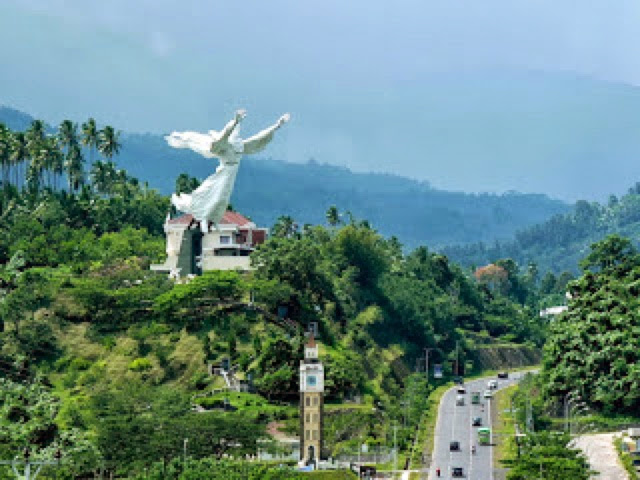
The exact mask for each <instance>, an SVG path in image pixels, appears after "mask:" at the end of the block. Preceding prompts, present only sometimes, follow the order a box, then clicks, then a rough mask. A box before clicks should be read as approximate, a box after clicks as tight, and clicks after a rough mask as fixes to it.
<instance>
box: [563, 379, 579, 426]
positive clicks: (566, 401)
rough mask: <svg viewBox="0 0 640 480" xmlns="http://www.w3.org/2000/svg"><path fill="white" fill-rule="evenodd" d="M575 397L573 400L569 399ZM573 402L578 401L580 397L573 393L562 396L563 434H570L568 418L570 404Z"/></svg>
mask: <svg viewBox="0 0 640 480" xmlns="http://www.w3.org/2000/svg"><path fill="white" fill-rule="evenodd" d="M573 395H575V396H576V397H575V398H570V397H572V396H573ZM575 400H580V395H578V394H576V392H575V391H573V390H572V391H571V392H569V393H567V394H566V395H565V396H564V430H565V432H567V433H569V434H571V432H570V431H569V420H570V419H569V417H570V416H571V402H572V401H575Z"/></svg>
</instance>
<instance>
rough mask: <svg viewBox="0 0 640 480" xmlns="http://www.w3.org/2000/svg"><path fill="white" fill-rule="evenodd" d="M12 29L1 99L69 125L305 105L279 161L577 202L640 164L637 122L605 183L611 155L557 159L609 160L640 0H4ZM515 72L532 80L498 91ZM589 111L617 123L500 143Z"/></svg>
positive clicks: (213, 124)
mask: <svg viewBox="0 0 640 480" xmlns="http://www.w3.org/2000/svg"><path fill="white" fill-rule="evenodd" d="M0 42H2V45H4V47H3V48H2V49H0V65H3V67H1V68H0V104H5V105H8V106H11V107H15V108H18V109H21V110H23V111H26V112H27V113H30V114H32V115H35V116H40V117H42V118H44V119H45V120H48V121H50V122H52V123H56V122H59V121H60V120H62V119H63V118H67V117H70V118H73V119H77V120H82V119H85V118H86V117H88V116H90V115H93V116H95V117H96V118H97V119H99V120H100V121H103V122H108V123H112V124H113V125H115V126H116V127H117V128H119V129H121V130H126V131H135V132H153V133H164V132H168V131H171V130H181V129H193V130H208V129H211V128H216V129H217V128H219V127H220V126H221V125H222V124H224V122H225V121H226V120H227V119H228V118H230V116H231V114H232V112H233V111H234V110H235V109H236V108H240V107H242V108H246V109H247V110H248V112H249V116H248V118H247V122H246V124H247V125H246V130H247V131H248V132H249V133H251V131H252V130H255V129H258V128H262V127H263V126H265V124H266V123H268V122H271V121H274V120H275V119H276V118H277V117H278V116H279V115H280V114H281V113H282V112H283V111H291V113H292V117H293V120H292V122H291V124H290V125H289V126H288V127H287V131H286V132H285V131H283V135H282V136H281V138H279V139H278V141H277V142H276V143H274V145H273V146H272V148H271V149H270V150H269V155H271V156H273V157H274V158H283V159H286V160H288V161H298V162H304V161H307V160H308V159H309V158H311V157H313V158H315V159H317V160H319V161H322V162H328V163H335V164H339V165H346V166H349V167H351V168H353V169H355V170H360V171H368V170H372V171H386V172H394V173H398V174H401V175H406V176H411V177H415V178H418V179H422V180H427V181H429V182H431V183H432V184H433V185H434V186H436V187H438V188H447V189H453V190H465V191H506V190H511V189H515V190H520V191H537V192H541V191H542V192H545V193H548V194H550V195H552V196H555V197H558V198H565V199H569V200H571V199H575V198H581V197H587V196H589V195H592V197H593V198H601V197H602V196H604V195H605V192H614V191H617V190H620V189H621V188H623V186H624V185H626V184H627V183H629V181H630V179H629V176H631V177H634V176H636V175H637V176H638V177H640V170H639V171H636V170H634V169H633V167H631V166H630V164H631V163H630V162H631V160H630V159H629V158H627V157H628V156H632V155H635V154H636V148H638V152H637V153H638V154H640V146H639V145H636V144H635V143H633V141H632V140H631V137H632V136H633V134H634V133H635V130H633V129H630V130H629V138H627V137H625V138H617V137H616V138H614V139H612V137H611V136H609V137H603V138H602V141H603V142H613V141H615V142H616V143H617V144H621V145H623V147H620V148H619V149H618V150H619V152H618V154H619V155H620V156H621V157H622V156H624V157H625V158H621V159H620V162H622V163H621V164H620V168H619V172H617V171H616V172H617V174H618V175H619V177H616V178H614V179H612V180H611V182H608V183H607V184H606V185H602V182H600V183H594V182H593V181H592V180H590V179H591V178H592V177H593V175H597V174H598V170H597V169H595V170H588V171H586V172H585V173H584V175H585V178H571V179H567V183H566V184H563V182H562V181H558V178H557V173H558V172H557V171H555V172H551V171H550V168H549V165H559V164H562V165H564V166H565V170H566V171H567V172H573V175H574V177H575V172H576V168H575V164H576V163H575V162H577V161H578V160H579V159H577V157H578V156H579V155H581V154H582V155H583V156H584V158H588V159H589V160H588V161H589V162H592V163H594V164H598V163H599V162H598V159H600V161H604V157H603V154H602V151H603V150H606V148H605V147H606V144H605V145H601V144H594V143H593V142H594V140H593V138H592V135H591V133H592V129H596V130H598V131H599V130H602V129H603V128H606V127H607V125H610V124H611V122H612V121H613V122H617V121H620V120H619V117H620V116H619V115H618V114H617V111H616V108H617V107H616V108H614V107H615V106H616V105H617V103H615V102H619V103H620V108H622V109H624V108H625V105H628V104H630V103H631V104H635V103H634V102H635V101H636V95H637V94H636V90H637V89H638V88H639V87H640V62H638V61H637V59H638V58H640V2H638V1H637V0H634V1H631V0H619V1H618V0H616V1H613V2H612V1H610V0H609V1H598V0H576V1H561V0H535V1H534V0H527V1H524V0H522V1H518V0H483V1H482V2H479V1H477V0H474V1H471V0H455V1H451V0H395V1H394V2H390V1H371V0H367V1H364V0H350V1H344V0H323V1H321V2H320V1H315V0H305V1H299V0H269V1H262V2H257V1H253V2H247V1H235V2H229V1H228V0H227V1H218V0H182V1H169V0H154V1H151V0H109V1H108V2H91V1H86V0H84V1H78V0H66V1H65V0H40V1H38V0H3V1H2V3H1V4H0ZM571 82H575V84H576V85H577V87H576V88H574V86H572V85H571ZM585 82H587V83H588V82H590V85H591V86H590V87H589V88H587V87H584V85H585ZM505 83H506V84H507V87H509V86H510V85H512V84H518V85H519V86H517V87H515V89H514V91H513V92H507V94H506V95H504V99H503V98H502V97H501V96H500V95H494V93H495V92H494V90H495V88H497V86H502V87H504V86H505ZM568 83H569V85H568ZM550 84H551V86H550ZM580 88H585V91H586V92H588V93H587V94H588V95H591V96H593V98H591V97H590V98H589V99H587V101H584V102H583V100H584V99H583V98H581V97H576V96H575V93H573V92H574V91H577V90H580ZM621 89H622V90H624V93H621ZM602 90H606V91H607V93H606V94H605V93H602V94H601V93H599V92H601V91H602ZM548 91H551V93H550V94H547V93H548ZM514 92H515V93H514ZM612 92H613V93H612ZM487 96H488V97H489V100H487ZM601 96H603V98H604V97H606V98H607V99H608V101H607V102H600V103H599V102H598V98H599V97H601ZM531 99H533V100H531ZM536 99H540V102H538V101H537V100H536ZM594 102H595V104H597V105H595V104H594ZM602 103H607V105H602ZM612 104H613V105H614V107H611V105H612ZM537 105H543V106H544V111H543V109H542V108H541V107H540V108H539V110H537V108H538V107H537ZM602 109H604V110H602ZM589 112H591V114H593V115H594V116H598V117H601V118H603V119H604V120H603V124H602V125H594V126H591V127H589V128H586V127H585V128H582V127H581V128H577V127H574V126H573V125H567V127H568V128H570V129H571V132H569V134H568V137H569V138H571V139H572V142H574V144H572V145H571V146H567V145H566V141H565V140H564V139H563V138H562V137H561V136H560V137H559V136H558V135H552V134H550V135H547V136H544V135H543V133H544V132H542V133H540V135H541V136H540V137H539V138H538V137H535V138H538V140H539V141H536V144H539V147H538V146H536V145H529V146H527V149H526V150H527V151H526V152H525V153H526V155H521V152H522V150H520V149H519V147H518V145H517V144H515V143H514V141H513V140H510V142H511V143H509V141H507V142H506V145H500V144H499V143H500V139H501V138H502V137H503V135H504V124H505V123H506V124H512V123H514V122H515V123H516V125H517V124H519V122H520V121H522V128H523V129H527V128H531V125H532V123H531V122H534V120H535V118H534V117H536V116H538V117H540V118H541V120H540V121H539V122H538V123H537V124H536V123H535V122H534V123H533V125H534V129H538V128H539V129H544V125H546V124H547V123H548V122H550V121H555V120H556V119H559V120H558V121H559V122H561V123H560V125H559V127H558V128H563V127H564V126H565V125H563V124H562V122H569V121H572V119H575V118H579V117H581V116H583V115H589ZM627 114H628V112H625V115H627ZM430 115H431V116H430ZM609 115H610V116H611V120H609ZM625 115H623V117H624V118H628V117H626V116H625ZM605 120H606V121H605ZM627 123H628V122H627V121H626V120H625V124H624V125H621V126H620V128H619V129H616V130H624V131H627V130H626V129H629V128H630V127H629V125H628V124H627ZM494 124H497V125H498V127H496V128H494ZM500 125H502V127H500ZM481 127H482V128H481ZM576 128H577V130H576ZM454 133H455V135H454ZM521 137H522V134H521V133H518V132H514V135H513V138H520V139H521V140H522V138H521ZM482 138H489V139H491V141H487V142H481V141H478V139H482ZM583 138H584V140H585V142H584V143H586V144H587V145H588V148H586V149H585V148H583V147H581V146H580V145H581V144H582V143H583V142H582V141H581V139H583ZM436 140H437V141H436ZM494 140H495V141H494ZM525 140H526V139H525ZM461 141H466V142H468V145H469V148H468V149H460V148H458V146H456V145H455V144H456V143H459V142H461ZM485 143H486V145H485ZM525 143H526V141H525ZM627 143H628V144H629V145H628V146H627ZM507 147H508V148H507ZM569 147H571V148H569ZM532 148H533V150H534V151H533V153H531V152H530V150H531V149H532ZM536 149H538V150H536ZM470 152H477V154H473V153H470ZM581 152H582V153H581ZM521 156H522V158H523V160H522V161H517V159H519V158H520V157H521ZM492 159H495V162H496V163H495V164H492V162H493V160H492ZM514 159H515V160H514ZM609 161H611V159H609ZM616 161H617V160H616ZM523 162H524V163H523ZM526 162H530V163H529V164H526ZM562 162H565V163H562ZM527 168H532V169H534V170H535V169H539V170H540V171H538V170H536V171H535V173H534V174H533V175H527V174H525V173H524V172H525V169H527ZM545 170H546V171H547V174H548V176H547V177H545V173H544V171H545ZM614 170H615V169H614ZM554 174H555V177H554V176H553V175H554ZM587 175H589V176H590V177H589V178H586V176H587ZM532 179H533V180H535V182H533V183H532ZM639 179H640V178H639ZM590 182H591V183H590ZM625 182H626V183H625ZM581 185H583V187H580V186H581ZM584 185H586V186H584ZM594 185H596V186H594ZM596 187H597V188H596ZM594 188H595V190H598V189H599V190H598V191H595V190H594Z"/></svg>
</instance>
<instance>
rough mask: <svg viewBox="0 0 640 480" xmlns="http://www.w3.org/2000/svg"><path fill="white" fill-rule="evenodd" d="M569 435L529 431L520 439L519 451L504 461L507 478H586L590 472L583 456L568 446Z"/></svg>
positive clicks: (523, 479) (509, 479) (517, 479)
mask: <svg viewBox="0 0 640 480" xmlns="http://www.w3.org/2000/svg"><path fill="white" fill-rule="evenodd" d="M569 440H570V438H569V436H568V435H554V434H553V433H548V432H542V433H530V434H528V435H527V436H526V437H524V438H523V439H522V440H521V443H520V445H519V448H518V450H519V454H518V456H517V457H516V458H515V459H513V460H508V461H505V464H506V465H508V466H510V467H511V470H510V471H509V473H508V474H507V479H508V480H529V479H532V478H536V479H543V480H544V479H553V480H555V479H558V478H571V479H576V480H588V479H589V478H590V477H591V471H590V470H589V465H588V463H587V461H586V459H585V457H584V455H583V454H582V453H581V452H580V451H579V450H577V449H574V448H571V447H568V444H569Z"/></svg>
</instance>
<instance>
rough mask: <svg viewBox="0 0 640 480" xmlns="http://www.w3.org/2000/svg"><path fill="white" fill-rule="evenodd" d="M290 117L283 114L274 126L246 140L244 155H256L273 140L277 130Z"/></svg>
mask: <svg viewBox="0 0 640 480" xmlns="http://www.w3.org/2000/svg"><path fill="white" fill-rule="evenodd" d="M290 118H291V115H289V114H288V113H285V114H284V115H282V116H281V117H280V119H279V120H278V122H277V123H276V124H275V125H271V126H270V127H267V128H265V129H264V130H262V131H260V132H258V133H256V134H255V135H253V136H252V137H249V138H247V139H246V140H245V141H244V142H243V145H244V153H248V154H251V153H258V152H259V151H261V150H262V149H264V147H266V146H267V145H268V144H269V142H270V141H271V140H272V139H273V134H274V133H275V131H276V130H278V129H279V128H280V127H281V126H282V125H284V124H285V123H287V122H288V121H289V119H290Z"/></svg>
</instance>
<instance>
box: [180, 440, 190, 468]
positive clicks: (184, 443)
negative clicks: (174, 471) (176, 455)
mask: <svg viewBox="0 0 640 480" xmlns="http://www.w3.org/2000/svg"><path fill="white" fill-rule="evenodd" d="M188 443H189V439H188V438H185V439H184V441H183V442H182V455H183V462H184V463H187V444H188Z"/></svg>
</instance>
